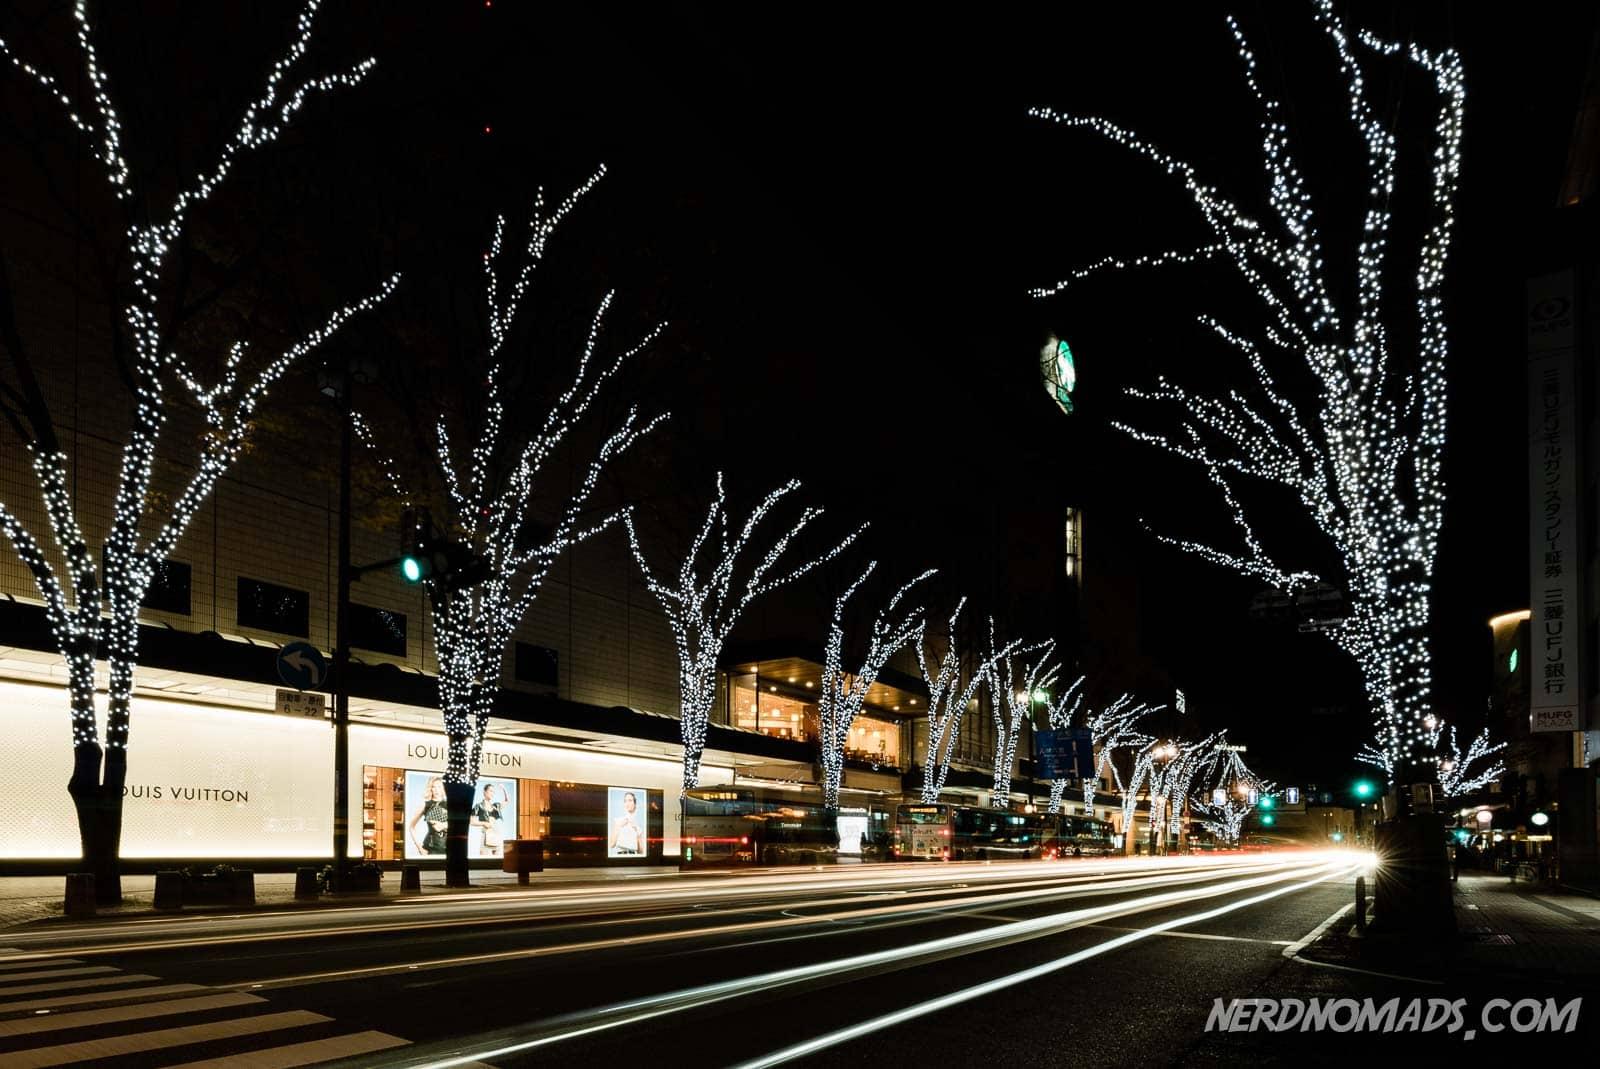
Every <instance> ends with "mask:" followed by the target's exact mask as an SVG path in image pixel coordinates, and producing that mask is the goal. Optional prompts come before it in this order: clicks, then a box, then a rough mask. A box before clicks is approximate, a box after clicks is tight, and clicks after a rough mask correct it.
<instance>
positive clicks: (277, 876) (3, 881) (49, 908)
mask: <svg viewBox="0 0 1600 1069" xmlns="http://www.w3.org/2000/svg"><path fill="white" fill-rule="evenodd" d="M678 875H679V872H678V870H677V868H676V867H673V866H658V867H652V868H648V869H645V868H576V869H554V870H548V869H547V870H546V871H544V872H535V873H531V874H530V875H529V876H528V886H527V888H522V889H524V890H537V889H539V888H541V887H560V886H566V885H581V884H612V883H618V882H622V881H627V880H658V879H668V878H671V877H675V876H678ZM155 885H156V878H155V876H153V875H143V876H124V877H123V878H122V904H121V905H120V906H111V907H104V906H103V907H101V908H100V910H99V912H98V913H97V914H96V915H97V916H100V917H130V916H134V917H137V916H148V915H154V914H155V913H156V911H155V908H154V899H155ZM255 885H256V904H255V906H254V907H253V908H254V909H257V910H267V909H278V910H281V909H319V908H323V907H327V906H355V905H384V904H387V903H393V902H399V901H401V900H406V901H414V900H416V899H419V898H427V897H428V896H429V895H430V894H444V893H447V892H448V893H450V894H462V893H469V892H472V891H482V892H485V893H492V892H495V891H515V890H518V889H519V885H518V884H517V877H516V875H515V874H514V873H503V872H493V871H487V870H486V871H482V872H478V871H474V872H473V873H472V886H471V887H470V888H461V887H446V886H445V885H444V871H443V870H442V869H440V870H434V871H424V872H423V873H422V891H421V892H420V893H418V892H415V891H412V892H407V893H405V894H402V893H401V892H400V873H398V872H386V873H384V876H383V888H384V889H383V890H382V891H380V892H378V893H377V894H362V895H354V894H352V895H322V896H321V897H319V898H314V899H297V898H295V897H294V873H292V872H258V873H256V878H255ZM65 888H66V878H65V877H63V876H0V928H10V927H14V926H16V925H19V924H30V923H33V922H36V921H47V920H50V919H53V918H60V917H61V916H62V896H63V894H64V892H65ZM251 908H252V907H249V906H243V907H241V906H209V907H200V908H196V907H190V908H187V909H184V910H181V911H178V912H179V913H186V914H204V913H243V912H249V911H250V909H251ZM161 915H163V916H172V915H173V912H172V911H162V913H161Z"/></svg>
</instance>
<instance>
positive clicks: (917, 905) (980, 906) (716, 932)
mask: <svg viewBox="0 0 1600 1069" xmlns="http://www.w3.org/2000/svg"><path fill="white" fill-rule="evenodd" d="M1282 867H1283V864H1282V863H1277V864H1270V863H1263V864H1257V865H1252V866H1249V867H1244V866H1240V867H1239V869H1238V870H1237V871H1243V872H1266V871H1273V870H1276V869H1281V868H1282ZM1224 875H1227V874H1220V873H1215V872H1211V871H1209V870H1208V871H1206V872H1200V873H1196V872H1187V873H1167V874H1163V875H1160V876H1146V877H1142V878H1139V879H1136V880H1111V881H1104V882H1098V883H1092V884H1083V885H1077V886H1070V887H1061V886H1050V887H1043V888H1033V889H1030V890H1026V891H1010V892H1007V893H1004V894H992V893H988V894H982V895H963V896H960V897H956V898H944V899H935V900H932V901H924V900H923V899H924V898H925V897H926V896H928V895H934V894H943V893H945V890H946V889H945V888H933V889H930V890H927V891H916V892H902V893H901V894H900V895H899V896H897V897H896V898H895V899H894V900H893V903H892V904H889V905H882V906H862V907H859V908H855V907H854V906H853V907H852V908H849V909H845V910H838V911H835V912H832V913H813V914H806V915H801V916H783V917H775V918H767V919H764V920H759V921H746V922H743V923H726V924H712V925H703V926H701V927H697V928H688V929H674V930H670V931H664V932H649V933H640V934H633V935H625V936H616V937H612V938H607V939H591V940H586V941H583V942H579V943H561V944H550V945H544V946H537V947H522V948H518V949H514V950H495V951H486V952H482V953H477V954H459V955H453V956H451V957H447V958H432V959H426V960H422V961H411V962H390V963H386V964H381V965H365V966H357V967H353V968H349V969H333V970H327V971H323V972H315V973H301V974H299V975H294V976H278V977H271V978H265V979H255V980H248V981H243V982H241V983H236V984H229V985H227V986H228V987H230V988H237V989H241V990H251V991H255V990H260V989H263V988H283V987H304V986H306V985H309V984H323V983H339V982H344V981H349V980H362V979H371V978H372V977H375V976H384V975H391V974H395V973H406V972H422V971H431V970H434V969H454V968H465V967H467V966H471V965H485V964H489V963H493V962H506V961H517V960H526V959H532V958H546V957H558V956H561V955H564V954H576V953H592V952H594V951H600V950H615V949H620V948H623V947H639V946H646V945H649V944H654V943H669V942H681V941H684V940H692V939H700V938H705V937H708V936H722V935H738V934H745V933H755V932H761V933H766V932H770V931H772V930H774V929H781V928H794V927H799V926H803V927H809V926H813V925H818V924H826V923H841V922H847V921H862V920H867V919H874V918H891V919H892V918H900V917H907V916H911V915H915V914H925V913H941V912H944V913H946V914H947V915H953V914H955V913H958V912H959V911H961V910H963V909H966V910H988V909H992V908H994V907H995V906H997V905H999V904H1001V903H1016V902H1026V901H1037V900H1040V899H1052V898H1080V897H1092V896H1098V895H1104V894H1109V893H1115V892H1118V891H1137V890H1148V889H1151V888H1154V887H1164V886H1168V885H1171V884H1174V883H1178V884H1186V883H1196V882H1200V881H1204V880H1209V879H1221V878H1223V876H1224ZM1006 886H1012V885H1009V884H1008V885H1006ZM859 901H860V900H859V899H826V900H818V901H817V902H815V903H813V904H816V905H832V904H835V903H838V902H848V903H852V904H853V903H856V902H859ZM771 908H772V907H771V906H770V905H769V906H754V907H748V908H745V909H738V910H728V911H725V912H724V914H723V915H738V914H741V913H750V912H756V911H761V912H765V911H767V910H770V909H771ZM707 916H716V914H706V913H688V914H674V915H668V916H665V917H662V918H659V919H661V920H670V919H680V918H684V917H691V918H693V919H695V920H701V919H704V918H705V917H707ZM502 923H503V921H502ZM631 923H636V920H635V918H631V917H630V918H621V919H617V920H609V921H602V922H591V924H589V925H586V926H587V927H605V926H611V925H617V924H631ZM546 931H548V929H546ZM855 931H857V932H859V931H860V929H855ZM815 934H817V933H814V934H813V936H812V937H815ZM767 941H770V940H762V941H761V942H767ZM712 949H730V948H729V947H719V948H712ZM79 953H82V952H81V951H80V952H79Z"/></svg>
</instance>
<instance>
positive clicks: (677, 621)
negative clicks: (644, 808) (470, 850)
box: [623, 472, 866, 789]
mask: <svg viewBox="0 0 1600 1069" xmlns="http://www.w3.org/2000/svg"><path fill="white" fill-rule="evenodd" d="M799 488H800V481H799V480H798V479H790V480H789V481H788V482H786V483H784V484H783V485H782V486H780V487H778V488H777V489H776V490H773V491H772V492H771V493H769V494H767V496H766V497H765V498H763V499H762V500H761V503H760V504H758V505H757V506H756V507H755V510H754V511H753V512H751V514H750V518H749V519H747V520H746V521H745V522H744V526H743V527H740V528H739V529H738V533H737V535H735V536H734V537H733V538H732V539H731V540H730V538H729V534H730V530H731V525H730V522H729V516H728V508H727V494H726V491H725V490H724V488H723V483H722V473H721V472H718V473H717V493H716V497H715V498H714V499H713V500H712V502H711V507H710V508H709V509H708V510H707V511H706V519H705V523H704V524H702V525H701V527H700V531H699V533H698V534H697V535H696V536H695V539H694V543H693V544H692V545H691V546H690V547H689V552H688V553H687V554H685V556H684V558H683V562H682V563H681V564H680V565H679V566H678V572H677V576H676V578H675V580H674V582H673V583H672V585H668V584H667V583H664V582H662V581H661V580H660V579H657V578H656V575H655V573H654V572H653V571H651V570H650V565H649V562H648V561H646V560H645V555H644V549H643V548H642V547H641V546H640V544H639V534H638V531H637V530H636V529H635V526H634V520H633V514H632V513H631V512H626V513H624V514H623V520H624V522H625V523H626V524H627V528H628V544H629V546H630V547H631V548H632V550H633V557H634V560H636V561H637V562H638V563H639V570H640V571H641V572H643V573H644V580H645V585H646V586H647V587H649V589H650V592H651V593H652V594H654V595H655V597H656V600H657V601H659V602H660V603H661V609H662V611H663V612H664V613H665V614H666V617H667V623H668V625H670V626H671V628H672V636H673V639H674V640H675V642H676V644H677V650H678V686H679V694H680V698H679V702H680V713H679V730H680V731H681V733H682V737H683V785H684V787H685V788H686V789H687V788H689V787H695V786H698V785H699V783H700V759H701V757H702V756H703V755H704V753H705V747H706V728H707V726H708V725H709V724H710V721H711V706H712V704H713V703H714V702H715V700H716V693H717V662H718V661H719V660H720V659H721V657H722V648H723V646H724V645H726V644H727V641H728V635H729V634H730V633H731V632H732V631H733V625H734V624H735V623H736V622H737V621H738V619H739V616H740V614H741V613H743V612H744V610H745V607H746V606H747V605H749V604H750V602H752V601H754V600H755V599H756V598H758V597H760V596H761V595H763V594H767V593H770V592H771V591H773V590H776V589H778V588H779V587H781V586H785V585H787V584H789V583H792V582H794V581H795V580H796V579H798V578H800V577H801V576H802V575H805V574H806V573H807V572H809V571H811V569H813V568H815V567H816V566H817V565H819V564H823V563H826V562H827V561H830V560H832V559H833V558H835V557H837V556H838V555H839V554H840V553H843V552H844V550H845V549H846V547H848V546H849V545H850V544H851V543H852V542H854V541H855V540H856V538H858V537H859V536H860V534H861V532H862V531H864V530H866V525H865V524H862V525H861V526H860V527H858V528H856V530H855V531H853V532H851V533H850V535H849V536H848V537H846V538H845V539H844V540H843V541H842V542H840V543H838V544H837V545H835V546H834V547H833V548H832V549H830V550H828V551H827V552H826V553H824V554H823V555H822V556H820V557H815V558H813V559H811V560H810V561H807V562H806V563H803V564H801V565H799V566H798V567H795V568H792V569H790V570H788V571H786V572H782V573H779V574H777V575H772V574H770V573H772V570H773V568H774V567H776V565H777V563H778V559H779V558H780V557H782V556H783V553H784V550H786V549H787V548H788V547H789V543H790V542H792V541H794V538H795V536H796V535H798V534H799V533H800V532H801V531H803V530H805V529H806V527H807V526H809V525H810V523H811V521H812V520H815V519H816V518H817V517H818V516H821V515H822V513H823V510H822V509H820V508H816V507H813V506H807V507H806V508H805V509H804V511H802V512H801V513H800V518H799V519H797V520H796V521H795V522H794V523H793V524H792V525H791V526H790V527H789V529H788V530H787V531H785V532H784V533H783V534H782V535H780V536H779V537H778V539H777V540H776V541H775V542H773V543H772V547H771V548H770V549H768V550H767V552H766V554H765V555H764V556H763V557H762V558H761V560H760V561H759V562H757V563H756V565H755V567H754V568H753V569H752V570H751V571H750V574H749V575H748V576H747V577H746V578H745V579H744V580H743V582H738V581H737V578H738V577H737V575H736V571H737V569H738V566H739V559H740V557H741V556H742V555H743V554H744V551H745V550H746V549H747V548H748V547H749V546H750V545H751V543H752V540H753V539H754V536H755V533H756V529H757V527H758V526H759V525H760V523H761V521H762V520H763V519H764V518H765V517H766V515H767V513H769V512H771V511H772V509H773V507H774V506H775V505H777V504H778V502H780V501H782V500H783V499H784V498H785V497H787V496H788V495H789V494H791V493H793V492H794V491H796V490H798V489H799ZM702 551H703V552H704V555H705V556H706V557H707V563H708V564H709V566H710V568H709V571H707V572H706V573H705V574H704V575H702V574H701V573H700V568H701V560H700V558H701V556H702Z"/></svg>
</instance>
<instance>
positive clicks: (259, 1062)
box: [169, 1018, 411, 1069]
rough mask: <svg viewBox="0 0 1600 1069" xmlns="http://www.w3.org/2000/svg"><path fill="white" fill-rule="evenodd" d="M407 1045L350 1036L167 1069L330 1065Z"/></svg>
mask: <svg viewBox="0 0 1600 1069" xmlns="http://www.w3.org/2000/svg"><path fill="white" fill-rule="evenodd" d="M258 1019H259V1018H258ZM410 1043H411V1041H410V1040H409V1039H401V1038H400V1037H399V1036H391V1035H389V1034H388V1033H387V1032H352V1033H350V1034H349V1035H345V1036H332V1037H330V1038H328V1039H313V1040H310V1041H308V1042H305V1043H290V1044H287V1045H285V1046H282V1047H271V1048H269V1049H267V1050H257V1051H251V1052H250V1053H248V1054H229V1055H226V1056H224V1057H221V1058H207V1059H205V1060H203V1061H198V1062H184V1063H183V1064H182V1065H174V1066H170V1067H169V1069H291V1067H293V1066H298V1065H315V1064H317V1063H318V1062H330V1061H333V1060H334V1059H335V1058H354V1057H356V1056H358V1055H361V1054H374V1053H376V1052H378V1051H380V1050H392V1049H394V1048H395V1047H405V1046H409V1045H410Z"/></svg>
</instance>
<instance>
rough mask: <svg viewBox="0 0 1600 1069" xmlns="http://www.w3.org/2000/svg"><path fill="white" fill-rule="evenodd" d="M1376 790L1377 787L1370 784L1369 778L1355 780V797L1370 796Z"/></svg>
mask: <svg viewBox="0 0 1600 1069" xmlns="http://www.w3.org/2000/svg"><path fill="white" fill-rule="evenodd" d="M1377 790H1378V788H1376V787H1374V786H1373V785H1372V781H1371V780H1369V779H1360V780H1356V797H1357V798H1371V797H1372V796H1373V795H1374V794H1376V793H1377Z"/></svg>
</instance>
